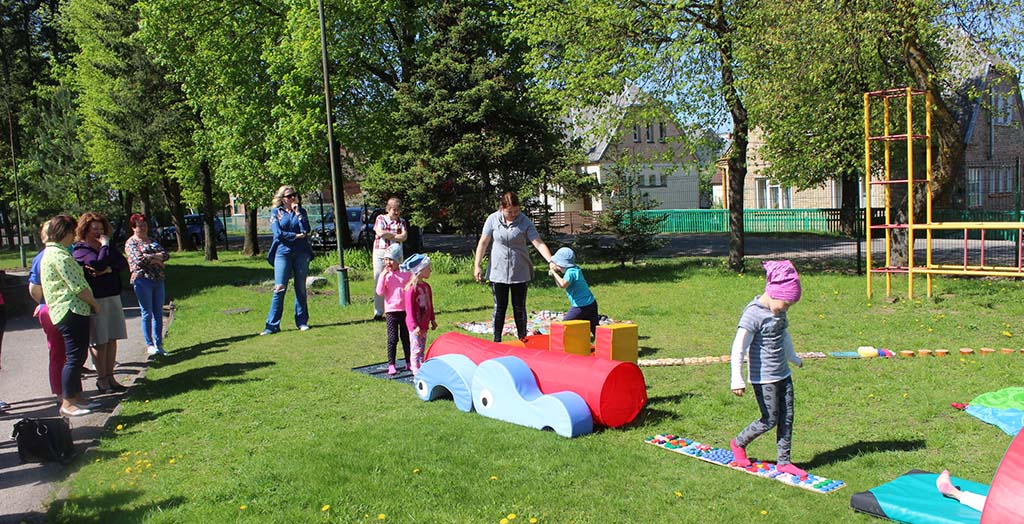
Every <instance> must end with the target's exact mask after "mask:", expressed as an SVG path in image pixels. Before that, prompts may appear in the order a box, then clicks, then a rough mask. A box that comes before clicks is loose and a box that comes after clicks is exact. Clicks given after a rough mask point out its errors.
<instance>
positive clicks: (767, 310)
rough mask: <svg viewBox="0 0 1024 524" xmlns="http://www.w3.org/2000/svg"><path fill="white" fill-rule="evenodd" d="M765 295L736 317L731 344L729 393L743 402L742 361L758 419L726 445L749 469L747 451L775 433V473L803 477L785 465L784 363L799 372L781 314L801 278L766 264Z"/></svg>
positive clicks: (788, 417) (787, 398)
mask: <svg viewBox="0 0 1024 524" xmlns="http://www.w3.org/2000/svg"><path fill="white" fill-rule="evenodd" d="M764 269H765V272H766V278H765V287H764V294H762V295H758V296H756V297H754V299H753V300H751V301H750V303H749V304H747V307H745V308H744V309H743V314H742V315H741V316H740V322H739V328H738V329H737V330H736V339H735V340H734V341H733V343H732V359H731V361H730V362H731V364H732V385H731V388H732V392H733V394H734V395H736V396H738V397H742V396H743V393H744V391H746V385H745V384H744V382H743V357H744V355H746V356H747V360H748V362H749V365H748V369H747V374H748V379H749V381H750V385H751V388H752V389H753V390H754V395H755V397H757V406H758V408H760V410H761V418H759V419H757V420H755V421H753V422H751V423H750V425H748V426H747V427H746V428H745V429H744V430H743V431H741V432H740V434H739V435H737V436H736V438H734V439H733V440H731V441H730V442H729V446H730V447H731V448H732V453H733V457H734V459H735V462H736V465H738V466H742V467H746V466H749V465H750V460H749V459H748V458H747V453H746V449H745V448H746V447H747V445H748V444H750V443H751V442H752V441H753V440H754V439H756V438H757V437H759V436H761V435H762V434H764V433H765V432H767V431H768V430H770V429H772V428H774V427H778V430H777V431H778V432H777V436H776V445H777V448H778V461H777V468H778V470H779V471H781V472H783V473H789V474H791V475H795V476H797V477H806V476H807V472H806V471H804V470H802V469H800V468H798V467H796V466H795V465H794V464H793V463H792V462H790V459H789V452H790V439H791V437H792V434H793V379H792V378H791V377H790V375H791V372H790V370H789V362H792V363H793V364H796V366H797V367H803V362H802V361H801V360H800V357H798V356H796V352H795V351H794V350H793V339H792V338H790V336H789V331H788V330H787V329H786V328H787V327H788V322H787V320H786V311H787V310H788V309H789V307H790V306H792V305H793V304H795V303H796V302H797V301H798V300H800V275H798V274H797V272H796V268H795V267H793V264H792V263H791V262H790V261H788V260H779V261H767V262H765V263H764Z"/></svg>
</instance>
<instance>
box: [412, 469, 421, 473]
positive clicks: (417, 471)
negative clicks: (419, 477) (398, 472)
mask: <svg viewBox="0 0 1024 524" xmlns="http://www.w3.org/2000/svg"><path fill="white" fill-rule="evenodd" d="M412 472H413V473H419V472H420V468H414V469H413V470H412Z"/></svg>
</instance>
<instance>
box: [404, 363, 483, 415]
mask: <svg viewBox="0 0 1024 524" xmlns="http://www.w3.org/2000/svg"><path fill="white" fill-rule="evenodd" d="M476 369H477V366H476V364H474V363H473V361H472V360H470V359H469V357H467V356H465V355H458V354H450V355H441V356H439V357H434V358H431V359H428V360H427V361H426V362H424V363H423V365H422V366H420V371H419V373H417V374H416V381H415V384H414V386H415V387H416V395H418V396H419V397H420V398H421V399H423V400H424V401H430V400H434V399H436V398H438V397H440V396H442V395H444V393H445V390H447V391H448V393H450V394H451V396H452V400H454V401H455V407H456V408H458V409H459V410H460V411H465V412H467V413H468V412H470V411H473V393H472V391H471V389H470V388H471V386H472V383H473V375H474V374H475V373H476Z"/></svg>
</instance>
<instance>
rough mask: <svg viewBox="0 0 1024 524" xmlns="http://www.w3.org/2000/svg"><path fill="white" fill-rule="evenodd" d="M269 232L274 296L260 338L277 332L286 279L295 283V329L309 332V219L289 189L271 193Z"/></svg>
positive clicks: (296, 193) (282, 309)
mask: <svg viewBox="0 0 1024 524" xmlns="http://www.w3.org/2000/svg"><path fill="white" fill-rule="evenodd" d="M270 229H271V230H272V231H273V232H274V242H273V243H272V244H271V245H270V250H269V251H268V252H267V261H268V262H270V264H271V265H273V266H274V296H273V297H272V298H271V299H270V311H269V312H268V313H267V322H266V325H265V326H264V328H263V331H262V332H261V333H260V335H270V334H273V333H277V332H278V331H281V315H282V314H283V312H284V294H285V291H287V290H288V279H289V278H293V279H294V282H295V326H296V327H298V328H299V330H300V331H306V330H308V329H309V311H308V310H307V309H306V275H308V274H309V259H310V258H312V257H313V250H312V248H310V246H309V239H308V238H307V236H308V235H309V230H310V227H309V217H307V216H306V210H305V209H304V208H303V207H302V199H301V198H300V197H299V193H298V192H297V191H295V188H294V187H293V186H289V185H284V186H281V187H280V188H278V189H277V192H276V193H274V200H273V203H272V205H271V210H270Z"/></svg>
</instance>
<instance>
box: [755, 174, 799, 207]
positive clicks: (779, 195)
mask: <svg viewBox="0 0 1024 524" xmlns="http://www.w3.org/2000/svg"><path fill="white" fill-rule="evenodd" d="M757 207H758V208H761V209H791V208H792V207H793V189H792V188H788V187H783V186H781V185H779V184H777V183H775V182H772V181H771V180H768V179H767V178H758V179H757Z"/></svg>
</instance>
